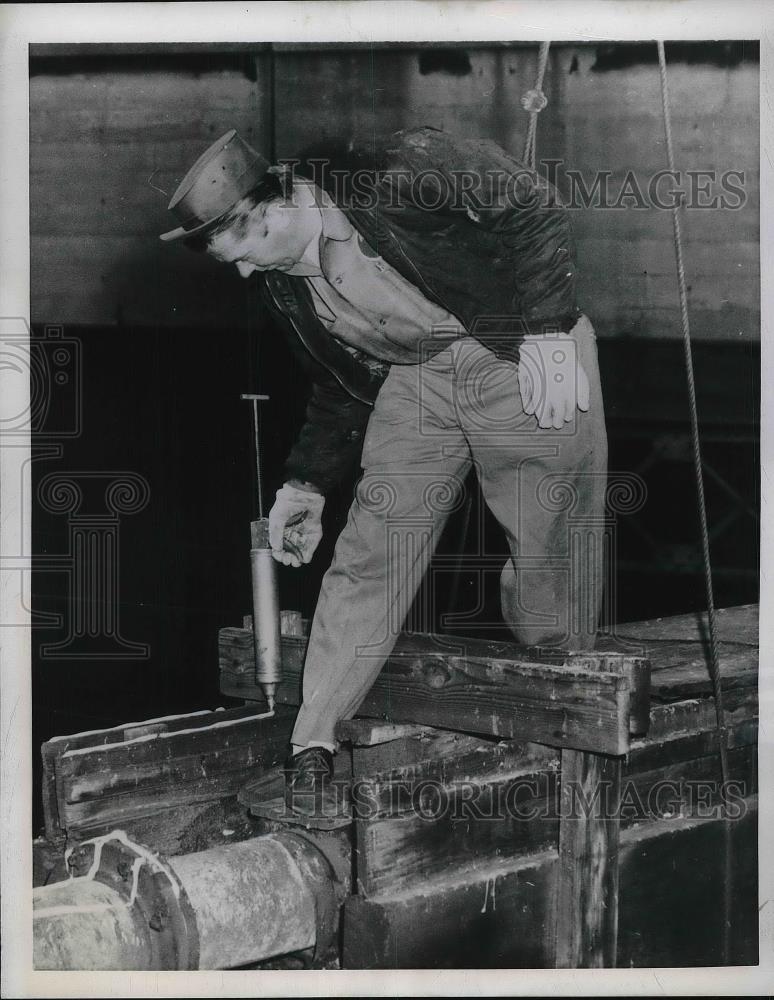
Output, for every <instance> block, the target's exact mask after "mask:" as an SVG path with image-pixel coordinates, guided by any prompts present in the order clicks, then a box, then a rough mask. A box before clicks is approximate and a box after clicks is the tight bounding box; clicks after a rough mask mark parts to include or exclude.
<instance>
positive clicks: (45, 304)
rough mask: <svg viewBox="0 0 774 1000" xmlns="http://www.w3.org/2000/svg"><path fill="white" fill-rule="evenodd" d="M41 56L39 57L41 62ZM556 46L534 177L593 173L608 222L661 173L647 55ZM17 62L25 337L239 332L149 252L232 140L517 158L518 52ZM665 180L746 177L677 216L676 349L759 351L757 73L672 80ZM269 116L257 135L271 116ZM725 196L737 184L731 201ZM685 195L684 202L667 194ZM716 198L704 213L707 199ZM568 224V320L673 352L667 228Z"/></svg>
mask: <svg viewBox="0 0 774 1000" xmlns="http://www.w3.org/2000/svg"><path fill="white" fill-rule="evenodd" d="M54 48H55V47H54ZM629 48H630V47H620V52H624V56H625V58H617V57H615V56H616V52H617V51H619V50H615V49H614V47H613V57H612V58H611V47H607V49H606V50H605V51H602V50H601V49H600V48H599V47H597V46H575V45H556V46H554V47H553V48H552V51H551V57H550V62H549V66H548V71H547V75H546V82H545V89H546V93H547V95H548V98H549V105H548V108H547V109H546V110H545V111H544V112H543V113H542V114H541V117H540V127H539V133H538V157H539V158H541V159H556V160H560V161H561V162H562V165H563V167H562V168H560V172H559V179H560V187H562V188H563V190H565V191H566V192H568V193H569V189H568V187H567V178H566V177H564V175H563V168H564V167H569V168H572V169H576V170H579V171H580V172H581V174H582V176H583V178H584V181H585V183H586V185H587V187H589V186H590V185H591V184H592V182H593V178H594V176H595V174H596V173H597V172H599V171H610V172H611V173H610V178H609V192H610V198H609V201H611V202H615V201H616V199H617V198H618V196H619V195H620V193H621V187H622V184H623V183H624V179H625V176H626V173H627V171H629V170H632V171H634V175H635V178H636V181H637V183H638V185H639V187H640V188H641V190H642V191H643V192H645V193H647V190H648V180H649V178H650V177H651V176H652V174H653V173H655V172H656V171H657V170H660V169H662V168H663V167H665V163H666V161H665V150H664V139H663V124H662V118H661V106H660V94H659V80H658V67H657V65H656V64H655V63H653V62H643V54H644V55H645V56H648V55H652V53H648V52H644V53H643V50H642V49H639V50H636V51H635V52H634V54H632V53H630V52H629V53H628V54H627V52H628V49H629ZM51 52H52V48H51V47H50V48H49V50H48V54H47V56H46V57H45V58H41V59H39V60H38V61H37V62H36V61H35V60H34V59H33V62H32V67H33V75H32V77H31V81H30V117H31V124H30V133H31V232H32V318H33V321H34V322H39V323H65V324H67V323H77V324H81V325H82V324H99V325H112V324H118V325H152V326H156V325H158V326H162V327H163V326H169V325H175V326H176V325H179V324H184V325H191V324H196V325H224V326H225V325H233V324H235V323H238V324H242V323H249V322H250V316H251V312H252V309H253V305H252V303H253V296H252V295H251V293H250V289H249V288H247V287H246V283H242V282H240V281H239V280H238V278H236V277H235V275H233V274H231V273H229V272H228V271H227V269H224V268H217V267H216V266H214V265H213V264H212V263H211V262H209V261H207V260H206V259H200V258H198V257H197V256H196V255H193V254H190V253H189V252H187V251H185V250H183V249H181V248H170V247H166V246H161V245H160V244H159V242H158V239H157V235H158V233H159V232H161V231H162V230H164V229H166V228H169V220H168V219H167V218H166V216H167V213H166V203H167V200H168V198H167V197H166V195H164V194H162V193H161V192H160V191H158V190H155V189H154V187H152V186H151V183H150V181H149V179H150V178H151V175H153V176H152V183H153V184H154V185H156V187H158V188H161V189H163V191H166V192H171V191H172V190H174V187H175V184H176V182H177V181H178V180H179V179H180V177H181V176H182V175H183V173H185V171H186V169H187V167H188V166H189V165H190V163H191V162H193V160H194V159H195V157H196V156H197V155H198V153H199V152H200V151H201V150H202V149H203V148H204V147H205V146H206V145H207V144H208V143H209V142H211V141H212V140H213V139H214V138H216V137H217V136H218V135H220V134H221V133H222V132H223V131H225V130H226V129H227V128H228V127H230V126H232V125H233V126H235V127H237V128H238V129H240V131H242V132H243V134H244V135H245V136H246V137H248V138H249V139H250V140H251V141H252V142H253V143H254V144H255V145H257V146H258V147H259V148H263V149H267V150H268V149H269V148H270V146H271V144H272V143H274V145H275V152H276V155H277V156H279V157H288V156H292V155H294V154H295V153H296V152H298V151H299V150H300V149H302V148H304V147H307V146H309V145H313V144H317V143H321V142H323V141H324V140H326V139H330V138H339V137H346V138H348V139H349V138H354V139H356V140H359V141H366V142H367V141H368V139H369V137H371V136H373V134H374V133H375V132H384V131H390V130H393V129H396V128H400V127H403V126H407V125H417V124H432V125H435V126H438V127H442V128H447V129H449V130H454V131H458V132H461V133H463V134H479V135H487V136H490V137H492V138H494V139H495V140H497V141H499V142H500V143H501V144H502V145H504V146H506V147H507V148H509V149H511V150H513V151H514V152H517V153H519V152H520V151H521V149H522V147H523V135H524V131H525V126H526V119H527V116H526V114H525V113H524V111H523V110H522V108H521V106H520V97H521V95H522V93H523V92H524V91H525V90H526V89H528V88H529V87H531V86H532V85H533V82H534V75H535V69H536V47H535V46H511V47H508V46H489V47H481V48H468V49H464V48H457V49H454V50H450V51H447V52H439V51H438V50H433V51H425V52H424V53H422V52H418V51H416V50H413V49H410V48H408V49H392V50H388V49H384V48H382V49H375V50H371V49H367V48H363V49H347V50H341V49H322V50H321V49H298V48H295V49H294V48H291V47H289V46H279V47H278V50H277V51H276V52H275V54H274V56H273V66H274V69H273V79H272V75H271V72H270V70H271V67H270V59H271V58H272V57H271V56H270V55H269V53H268V52H267V51H265V50H263V51H255V52H249V53H248V52H242V53H234V52H231V53H226V54H223V53H220V54H219V53H217V52H213V54H212V56H211V57H209V58H208V57H206V56H205V55H202V53H201V52H200V53H199V55H198V56H197V58H196V59H195V60H194V61H193V63H192V61H191V59H190V58H188V57H186V56H185V54H179V53H178V54H177V55H176V54H174V53H173V54H169V53H166V54H164V53H160V52H146V53H144V54H143V53H137V54H134V55H124V56H122V57H121V58H120V59H116V58H112V57H111V56H103V57H101V58H100V57H91V58H88V59H84V58H80V57H78V56H71V57H69V58H56V57H52V55H51ZM670 87H671V93H672V105H673V131H674V140H675V157H676V161H677V166H678V168H679V169H681V170H683V171H685V170H712V171H716V172H718V173H722V172H723V171H728V170H738V171H744V174H745V179H744V189H745V195H746V201H745V204H744V205H743V206H742V207H741V208H739V209H738V210H731V209H728V208H726V209H720V208H716V209H707V208H704V209H700V208H697V209H689V210H687V211H686V212H685V213H683V218H684V229H685V237H686V255H685V256H686V266H687V271H688V284H689V287H690V306H691V317H692V323H693V332H694V335H695V337H696V338H701V339H718V338H719V339H732V340H739V339H741V340H752V339H756V338H757V337H758V336H759V265H758V195H757V189H758V155H759V150H758V64H757V62H756V61H753V60H742V61H739V62H737V63H736V64H735V65H719V64H717V63H715V62H712V61H709V60H707V61H698V62H697V61H692V60H691V59H690V58H683V56H682V55H681V54H680V53H676V58H675V59H674V60H673V61H672V64H671V66H670ZM272 96H273V107H274V111H275V114H274V123H273V125H272V120H271V117H272V116H271V115H270V113H269V108H270V105H271V104H272ZM737 183H738V181H737ZM683 186H685V185H683ZM718 191H719V188H718V186H717V185H715V186H714V188H713V193H717V192H718ZM623 206H624V207H619V208H602V207H597V208H594V207H592V208H588V209H585V210H580V209H579V210H574V211H573V220H574V225H575V230H576V235H577V239H578V259H579V265H580V274H581V281H580V304H581V305H582V307H583V308H585V309H586V310H587V311H588V312H589V314H590V315H591V316H592V318H593V320H594V322H595V325H596V326H597V328H598V331H599V333H600V335H602V336H606V337H623V336H630V337H631V336H634V337H671V336H675V335H677V334H678V332H679V312H678V307H677V285H676V281H675V277H674V251H673V247H672V229H671V219H670V214H669V213H668V212H666V211H659V210H658V209H657V208H654V207H637V204H636V199H633V198H629V199H628V200H627V199H624V200H623Z"/></svg>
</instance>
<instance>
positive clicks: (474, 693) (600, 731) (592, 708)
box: [219, 628, 631, 754]
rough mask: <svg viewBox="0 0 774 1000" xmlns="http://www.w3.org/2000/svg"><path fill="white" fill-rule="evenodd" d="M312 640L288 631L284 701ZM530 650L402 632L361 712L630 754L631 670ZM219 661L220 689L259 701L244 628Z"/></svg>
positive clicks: (294, 700)
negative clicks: (555, 659)
mask: <svg viewBox="0 0 774 1000" xmlns="http://www.w3.org/2000/svg"><path fill="white" fill-rule="evenodd" d="M240 632H241V633H242V635H241V636H240V634H239V633H240ZM305 645H306V639H303V638H299V637H295V636H283V638H282V650H283V668H284V673H285V682H284V683H283V684H282V685H281V686H280V688H279V690H278V694H277V701H278V703H285V704H298V699H299V696H300V687H301V684H300V673H301V666H302V663H303V656H304V650H305ZM522 654H523V649H520V647H518V646H516V645H515V644H513V643H496V642H489V641H487V640H481V639H456V638H455V639H450V637H448V636H432V635H412V636H402V637H401V638H400V640H399V642H398V645H397V646H396V648H395V651H394V652H393V654H392V655H391V656H390V658H389V660H388V662H387V664H386V665H385V667H384V669H383V670H382V672H381V674H380V675H379V677H378V678H377V679H376V681H375V683H374V685H373V687H372V688H371V690H370V691H369V693H368V694H367V695H366V697H365V699H364V701H363V703H362V704H361V706H360V709H359V712H358V714H359V715H361V716H370V717H374V718H379V719H387V720H388V721H390V722H393V723H404V722H412V723H417V724H420V725H429V726H436V727H443V728H447V729H457V730H461V731H463V732H469V733H478V734H483V735H493V736H500V737H504V738H506V739H513V738H515V737H518V738H520V739H526V740H533V741H535V742H539V743H546V744H548V745H550V746H573V747H577V748H580V749H584V748H586V749H592V748H593V749H596V750H598V751H600V752H604V753H611V754H622V753H625V752H626V750H627V748H628V745H629V725H630V711H631V690H630V683H629V680H628V679H627V677H626V676H622V675H621V674H619V673H617V672H606V671H600V670H598V669H593V670H591V669H583V668H582V667H580V666H577V665H576V663H575V660H574V659H573V658H571V657H570V658H568V659H567V661H566V662H563V663H561V664H559V663H551V664H549V663H536V662H528V661H527V660H525V659H523V658H522V659H520V658H519V657H520V656H521V655H522ZM219 658H220V665H221V691H222V692H223V693H228V694H230V695H235V696H237V697H239V696H241V697H245V698H250V697H255V698H256V700H257V696H258V689H257V687H256V685H255V684H254V682H253V679H252V669H253V667H252V652H251V646H250V638H249V637H248V635H246V634H245V630H239V629H233V628H229V629H222V630H221V632H220V657H219ZM587 662H588V664H590V663H591V660H588V661H587ZM594 666H595V667H596V666H597V664H596V663H595V664H594ZM623 673H624V674H625V671H623Z"/></svg>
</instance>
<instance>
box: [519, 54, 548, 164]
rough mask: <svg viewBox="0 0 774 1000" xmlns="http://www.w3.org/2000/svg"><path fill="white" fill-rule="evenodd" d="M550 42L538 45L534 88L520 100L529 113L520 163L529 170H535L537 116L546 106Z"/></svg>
mask: <svg viewBox="0 0 774 1000" xmlns="http://www.w3.org/2000/svg"><path fill="white" fill-rule="evenodd" d="M550 44H551V43H550V42H541V43H540V52H539V53H538V70H537V78H536V79H535V86H534V87H533V88H532V90H528V91H527V92H526V93H525V94H523V95H522V98H521V106H522V107H523V108H524V110H525V111H529V128H528V129H527V141H526V142H525V143H524V155H523V156H522V161H523V162H524V163H525V164H526V165H527V166H528V167H529V168H530V170H534V169H535V139H536V137H537V120H538V115H539V114H540V112H541V111H542V110H543V108H544V107H545V106H546V104H548V98H547V97H546V95H545V94H544V93H543V77H544V76H545V75H546V66H547V65H548V48H549V46H550Z"/></svg>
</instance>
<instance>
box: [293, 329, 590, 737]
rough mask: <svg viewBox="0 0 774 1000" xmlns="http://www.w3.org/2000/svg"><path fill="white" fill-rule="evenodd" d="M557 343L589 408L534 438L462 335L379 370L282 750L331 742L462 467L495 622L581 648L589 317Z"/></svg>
mask: <svg viewBox="0 0 774 1000" xmlns="http://www.w3.org/2000/svg"><path fill="white" fill-rule="evenodd" d="M571 336H572V338H573V341H574V344H575V348H576V350H577V357H578V360H579V361H580V363H581V364H582V365H583V368H584V370H585V372H586V374H587V376H588V379H589V383H590V388H591V395H590V407H589V411H588V412H587V413H583V412H581V411H580V410H576V416H575V419H574V420H572V421H569V422H568V423H566V424H565V425H564V427H563V428H562V429H561V430H555V429H553V428H550V429H543V428H540V427H539V426H538V423H537V419H536V418H535V417H534V416H528V415H526V414H525V413H524V412H523V409H522V405H521V396H520V392H519V383H518V377H517V372H518V368H517V365H516V364H515V363H513V362H509V361H502V360H500V359H498V358H497V357H496V355H494V354H493V353H492V352H491V351H489V350H487V348H485V347H484V346H483V345H482V344H481V343H480V342H479V341H477V340H475V339H474V338H472V337H467V338H464V339H461V340H459V341H455V342H454V343H453V344H452V346H451V347H450V348H448V349H445V350H443V351H441V352H440V353H439V354H436V355H435V356H434V357H433V358H431V359H429V360H428V361H426V362H424V363H423V364H419V365H393V366H392V368H391V370H390V373H389V375H388V377H387V379H386V381H385V383H384V385H383V386H382V389H381V391H380V392H379V396H378V398H377V400H376V404H375V406H374V411H373V414H372V415H371V418H370V421H369V424H368V429H367V432H366V436H365V441H364V446H363V457H362V466H363V476H362V478H361V480H360V482H359V483H358V486H357V490H356V495H355V499H354V501H353V503H352V507H351V508H350V511H349V516H348V519H347V523H346V526H345V527H344V529H343V531H342V532H341V535H340V536H339V539H338V541H337V544H336V549H335V553H334V557H333V562H332V564H331V566H330V569H329V570H328V572H327V573H326V574H325V577H324V578H323V581H322V588H321V591H320V596H319V600H318V603H317V607H316V610H315V614H314V619H313V621H312V628H311V633H310V638H309V648H308V652H307V656H306V662H305V666H304V677H303V704H302V706H301V709H300V711H299V714H298V717H297V719H296V724H295V729H294V731H293V736H292V742H293V744H295V745H298V746H306V745H307V744H309V743H316V742H321V743H328V744H334V743H335V736H334V730H335V727H336V723H337V722H338V721H339V720H341V719H348V718H351V717H352V716H353V715H354V714H355V712H356V711H357V709H358V707H359V705H360V703H361V701H362V700H363V698H364V697H365V695H366V693H367V692H368V690H369V688H370V687H371V685H372V684H373V682H374V680H375V679H376V676H377V675H378V673H379V671H380V670H381V669H382V667H383V666H384V663H385V661H386V659H387V657H388V656H389V655H390V652H391V651H392V648H393V646H394V644H395V641H396V639H397V637H398V635H399V633H400V630H401V628H402V626H403V623H404V621H405V618H406V615H407V613H408V611H409V608H410V607H411V603H412V601H413V599H414V597H415V595H416V592H417V589H418V587H419V585H420V583H421V581H422V578H423V576H424V574H425V571H426V570H427V568H428V565H429V563H430V558H431V556H432V553H433V550H434V549H435V546H436V543H437V541H438V538H439V537H440V534H441V532H442V530H443V527H444V524H445V523H446V520H447V518H448V516H449V513H450V512H451V510H453V509H454V508H455V507H456V506H457V504H458V503H459V502H460V497H461V493H462V490H463V484H464V481H465V478H466V476H467V474H468V471H469V470H470V468H471V465H472V464H473V465H475V467H476V472H477V476H478V482H479V485H480V488H481V492H482V494H483V497H484V499H485V501H486V503H487V505H488V506H489V508H490V509H491V511H492V513H493V514H494V515H495V517H496V518H497V520H498V521H499V523H500V525H501V526H502V528H503V530H504V531H505V534H506V537H507V539H508V543H509V547H510V552H511V557H510V559H508V560H507V562H506V564H505V567H504V568H503V569H502V573H501V577H500V593H501V605H502V612H503V618H504V620H505V623H506V624H507V625H508V627H509V628H510V629H511V631H512V632H513V634H514V635H515V637H516V639H517V640H518V641H519V642H521V643H524V644H537V643H544V644H552V645H561V646H564V647H568V648H574V649H584V648H591V647H592V646H593V644H594V641H595V633H596V627H597V620H598V617H599V610H600V605H601V599H602V589H603V577H604V572H603V570H604V566H603V561H604V559H603V548H604V546H603V536H604V504H605V489H606V470H607V438H606V433H605V422H604V413H603V405H602V395H601V392H600V386H599V370H598V367H597V351H596V340H595V337H594V331H593V328H592V326H591V324H590V322H589V321H588V319H586V318H585V317H582V318H581V320H580V321H579V322H578V323H577V324H576V326H575V328H574V329H573V330H572V332H571ZM566 343H567V342H566V341H565V344H566ZM569 346H570V348H571V349H572V347H573V345H572V344H570V345H569Z"/></svg>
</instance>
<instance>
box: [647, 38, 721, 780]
mask: <svg viewBox="0 0 774 1000" xmlns="http://www.w3.org/2000/svg"><path fill="white" fill-rule="evenodd" d="M658 61H659V69H660V71H661V103H662V106H663V109H664V132H665V135H666V150H667V163H668V165H669V169H670V170H671V171H673V172H674V169H675V161H674V152H673V148H672V121H671V115H670V111H669V88H668V84H667V72H666V57H665V55H664V43H663V42H658ZM672 228H673V230H674V240H675V257H676V260H677V284H678V288H679V291H680V319H681V323H682V328H683V347H684V349H685V368H686V374H687V377H688V401H689V406H690V412H691V441H692V443H693V464H694V471H695V474H696V492H697V494H698V501H699V524H700V527H701V546H702V557H703V558H702V562H703V565H704V584H705V588H706V591H707V619H708V623H709V639H710V665H709V667H710V679H711V680H712V692H713V695H714V699H715V714H716V716H717V729H718V743H719V749H720V773H721V777H722V779H723V781H728V754H727V749H726V725H725V716H724V712H723V693H722V691H721V686H720V657H719V653H718V636H717V623H716V620H715V599H714V595H713V591H712V565H711V563H710V551H709V532H708V529H707V508H706V504H705V500H704V479H703V476H702V463H701V446H700V443H699V417H698V411H697V407H696V384H695V382H694V376H693V354H692V351H691V327H690V322H689V319H688V296H687V294H686V289H685V265H684V262H683V244H682V237H681V234H680V216H679V214H678V210H677V205H673V206H672Z"/></svg>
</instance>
